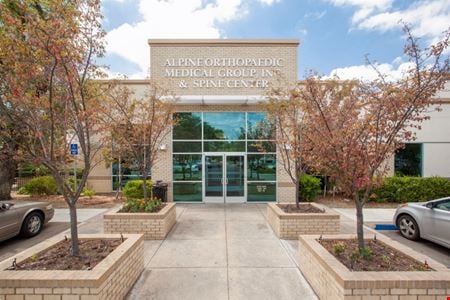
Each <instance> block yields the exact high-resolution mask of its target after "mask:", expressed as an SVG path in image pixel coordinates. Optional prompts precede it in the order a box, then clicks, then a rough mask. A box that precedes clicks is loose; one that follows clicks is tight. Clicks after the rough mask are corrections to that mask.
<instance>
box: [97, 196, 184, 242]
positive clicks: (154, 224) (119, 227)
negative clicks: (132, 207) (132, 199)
mask: <svg viewBox="0 0 450 300" xmlns="http://www.w3.org/2000/svg"><path fill="white" fill-rule="evenodd" d="M163 205H164V206H163V207H162V209H161V210H159V211H158V212H153V213H148V212H120V211H121V209H122V208H119V209H117V210H115V211H113V212H110V213H106V214H104V215H103V226H104V231H105V232H106V233H141V234H143V235H144V238H145V239H146V240H163V239H164V238H165V237H166V236H167V234H168V233H169V232H170V230H171V229H172V227H173V225H175V223H176V220H177V213H176V208H175V203H164V204H163Z"/></svg>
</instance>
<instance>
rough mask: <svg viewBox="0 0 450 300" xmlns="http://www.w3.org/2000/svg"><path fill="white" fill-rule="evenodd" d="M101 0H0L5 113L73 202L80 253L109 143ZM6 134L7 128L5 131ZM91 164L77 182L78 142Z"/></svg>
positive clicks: (25, 155)
mask: <svg viewBox="0 0 450 300" xmlns="http://www.w3.org/2000/svg"><path fill="white" fill-rule="evenodd" d="M100 10H101V9H100V1H99V0H80V1H63V0H61V1H31V0H24V1H1V2H0V76H1V79H0V85H1V89H0V91H1V94H0V100H1V101H0V113H1V118H0V119H1V120H4V121H5V122H3V123H2V125H3V124H7V126H9V128H11V130H10V132H11V133H13V134H18V135H19V136H20V144H19V148H20V149H19V150H20V153H21V154H22V157H21V159H24V160H25V161H29V162H33V163H37V164H43V165H45V166H46V167H47V168H48V169H49V171H50V173H51V175H52V176H53V177H54V178H55V181H56V184H57V187H58V191H59V193H61V195H63V197H64V199H65V201H66V202H67V204H68V206H69V210H70V221H71V236H72V254H73V255H79V247H78V232H77V213H76V212H77V211H76V203H77V200H78V198H79V196H80V194H81V192H82V190H83V187H84V185H85V183H86V180H87V177H88V174H89V172H90V170H91V169H92V167H93V166H94V164H95V163H94V157H95V156H96V153H97V151H98V150H99V149H101V145H100V143H101V140H100V139H98V138H96V142H95V143H94V138H95V135H97V134H100V132H99V131H100V130H101V129H102V128H101V127H100V126H98V125H97V124H98V123H97V118H98V114H99V112H100V109H101V105H100V103H101V98H102V93H101V92H100V89H99V86H98V85H97V84H96V83H95V82H94V81H92V80H91V79H92V78H98V77H99V76H101V75H102V73H101V72H100V69H99V68H98V66H97V65H96V63H95V59H96V58H97V57H100V56H102V55H103V53H104V43H103V37H104V34H105V33H104V31H103V30H102V28H101V19H102V16H101V13H100ZM2 134H7V132H6V131H2ZM72 143H77V144H78V145H79V152H80V153H79V154H80V155H79V157H80V161H81V163H82V167H83V172H82V174H81V180H80V182H78V184H77V185H76V188H75V187H74V186H73V185H71V184H70V183H69V181H68V176H67V171H68V169H69V168H70V165H71V162H72V160H73V158H72V157H71V155H70V144H72Z"/></svg>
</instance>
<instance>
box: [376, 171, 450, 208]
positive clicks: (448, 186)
mask: <svg viewBox="0 0 450 300" xmlns="http://www.w3.org/2000/svg"><path fill="white" fill-rule="evenodd" d="M447 196H450V181H449V180H447V179H445V178H441V177H426V178H423V177H388V178H385V179H384V181H383V184H382V186H381V187H379V188H377V189H375V190H374V192H373V195H372V197H371V198H372V200H374V201H376V202H397V203H402V202H411V201H427V200H432V199H437V198H442V197H447Z"/></svg>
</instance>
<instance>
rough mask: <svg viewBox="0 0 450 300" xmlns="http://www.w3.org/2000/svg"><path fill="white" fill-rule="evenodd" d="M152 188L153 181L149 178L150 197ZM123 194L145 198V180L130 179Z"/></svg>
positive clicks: (133, 197)
mask: <svg viewBox="0 0 450 300" xmlns="http://www.w3.org/2000/svg"><path fill="white" fill-rule="evenodd" d="M151 189H152V181H151V180H150V179H147V196H148V197H149V198H150V192H151ZM122 191H123V194H124V195H125V197H126V198H127V199H142V198H144V181H143V180H130V181H128V182H127V184H126V185H125V187H124V188H123V190H122Z"/></svg>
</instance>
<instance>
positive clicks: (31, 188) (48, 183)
mask: <svg viewBox="0 0 450 300" xmlns="http://www.w3.org/2000/svg"><path fill="white" fill-rule="evenodd" d="M57 192H58V188H57V187H56V182H55V179H53V177H52V176H41V177H36V178H33V179H31V180H30V181H28V182H27V183H26V184H25V185H24V186H23V187H22V188H21V189H20V190H19V193H21V194H26V195H56V194H57Z"/></svg>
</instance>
